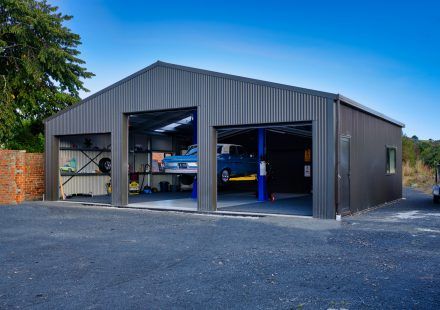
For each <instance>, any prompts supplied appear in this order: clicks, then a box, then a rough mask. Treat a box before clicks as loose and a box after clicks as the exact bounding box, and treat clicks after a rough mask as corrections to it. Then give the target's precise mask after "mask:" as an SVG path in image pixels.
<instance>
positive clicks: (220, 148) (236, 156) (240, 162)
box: [163, 144, 258, 183]
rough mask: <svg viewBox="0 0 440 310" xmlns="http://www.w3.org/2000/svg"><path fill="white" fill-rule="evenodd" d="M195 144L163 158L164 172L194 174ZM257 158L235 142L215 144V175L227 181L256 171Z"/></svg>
mask: <svg viewBox="0 0 440 310" xmlns="http://www.w3.org/2000/svg"><path fill="white" fill-rule="evenodd" d="M197 153H198V148H197V145H191V146H190V147H189V148H188V151H187V152H186V154H185V155H180V156H177V155H176V156H168V157H165V158H164V159H163V165H164V170H165V173H173V174H181V175H193V176H194V175H196V174H197ZM257 169H258V160H257V158H256V157H255V156H254V155H252V154H249V153H248V152H247V151H246V149H245V148H244V147H243V146H241V145H237V144H217V176H218V179H219V181H221V182H222V183H227V182H228V181H229V179H230V178H231V177H238V176H247V175H251V174H255V173H257Z"/></svg>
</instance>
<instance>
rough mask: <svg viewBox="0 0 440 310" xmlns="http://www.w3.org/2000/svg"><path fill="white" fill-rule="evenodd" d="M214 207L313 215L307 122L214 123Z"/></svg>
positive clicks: (222, 209) (309, 127) (310, 159)
mask: <svg viewBox="0 0 440 310" xmlns="http://www.w3.org/2000/svg"><path fill="white" fill-rule="evenodd" d="M217 139H218V144H217V148H218V156H217V186H218V196H217V209H218V210H219V211H233V212H251V213H268V214H286V215H298V216H312V215H313V194H312V184H313V182H312V181H313V180H312V168H313V167H312V165H313V163H312V125H311V124H310V123H301V124H288V125H284V124H283V125H279V126H278V125H277V126H275V125H274V126H267V127H266V126H261V127H235V128H218V130H217Z"/></svg>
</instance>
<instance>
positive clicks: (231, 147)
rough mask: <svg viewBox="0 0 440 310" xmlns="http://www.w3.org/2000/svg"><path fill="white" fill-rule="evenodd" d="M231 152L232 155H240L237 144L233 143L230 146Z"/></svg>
mask: <svg viewBox="0 0 440 310" xmlns="http://www.w3.org/2000/svg"><path fill="white" fill-rule="evenodd" d="M229 154H230V155H238V151H237V147H236V146H235V145H231V146H230V147H229Z"/></svg>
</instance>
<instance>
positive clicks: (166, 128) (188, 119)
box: [154, 116, 193, 132]
mask: <svg viewBox="0 0 440 310" xmlns="http://www.w3.org/2000/svg"><path fill="white" fill-rule="evenodd" d="M192 120H193V118H192V116H188V117H185V118H182V119H181V120H179V121H177V122H174V123H171V124H168V125H166V126H163V127H160V128H158V129H155V130H154V131H156V132H165V131H173V130H175V129H176V127H179V126H180V125H186V124H189V123H191V122H192Z"/></svg>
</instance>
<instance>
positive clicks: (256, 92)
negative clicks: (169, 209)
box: [46, 64, 335, 218]
mask: <svg viewBox="0 0 440 310" xmlns="http://www.w3.org/2000/svg"><path fill="white" fill-rule="evenodd" d="M333 99H334V97H333V98H332V97H330V96H327V95H326V93H320V92H315V91H308V92H306V91H302V90H301V89H297V88H294V87H282V86H280V85H276V84H272V83H262V82H261V83H260V82H259V81H253V80H249V79H240V78H234V77H231V76H227V75H221V74H218V75H210V74H207V73H206V72H204V71H201V70H200V71H197V70H196V69H195V70H186V69H185V68H184V67H180V66H174V65H160V64H159V65H153V66H151V67H150V68H147V69H145V70H143V71H142V72H140V73H138V74H137V75H134V76H132V77H129V78H127V79H125V80H123V81H121V82H120V83H118V85H116V86H115V87H111V88H109V89H106V90H103V91H102V92H100V93H98V94H97V95H95V96H92V97H91V98H90V99H87V100H86V101H85V102H84V103H83V104H81V105H79V106H77V107H75V108H73V109H71V110H69V111H68V112H66V113H64V114H60V115H58V116H57V117H55V118H52V119H50V120H48V121H47V122H46V136H47V137H48V139H47V140H46V149H47V150H50V151H48V152H47V161H46V164H47V165H46V167H47V169H46V174H47V181H46V182H47V183H46V185H47V186H46V190H47V191H48V197H50V198H52V199H56V197H57V195H58V192H57V191H58V189H57V183H56V182H55V179H54V178H53V175H54V174H56V173H57V169H58V168H57V167H55V166H54V165H53V164H52V163H53V162H57V161H58V159H57V158H55V156H58V155H55V154H54V151H53V149H54V147H56V143H57V138H56V136H59V135H70V134H84V133H105V132H111V136H112V166H113V170H112V182H113V195H112V203H113V204H115V205H124V204H126V203H127V186H128V176H127V165H128V159H127V145H126V143H127V142H126V141H127V140H128V139H127V135H128V124H127V113H134V112H143V111H153V110H168V109H182V108H190V107H197V110H198V115H199V117H198V139H199V147H200V152H199V176H198V189H199V199H198V208H199V210H206V211H208V210H215V209H216V188H217V187H216V186H215V185H216V164H217V163H216V155H215V154H216V152H215V146H216V143H217V134H216V129H215V127H217V126H230V125H252V124H271V123H284V122H285V123H292V122H299V121H312V123H313V139H314V141H313V156H314V158H313V160H314V165H313V167H314V169H313V192H314V198H313V210H314V216H315V217H319V218H334V213H335V210H334V209H335V208H334V173H335V158H334V145H335V140H334V139H335V121H334V120H335V117H334V104H333ZM54 159H56V160H55V161H53V160H54Z"/></svg>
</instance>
